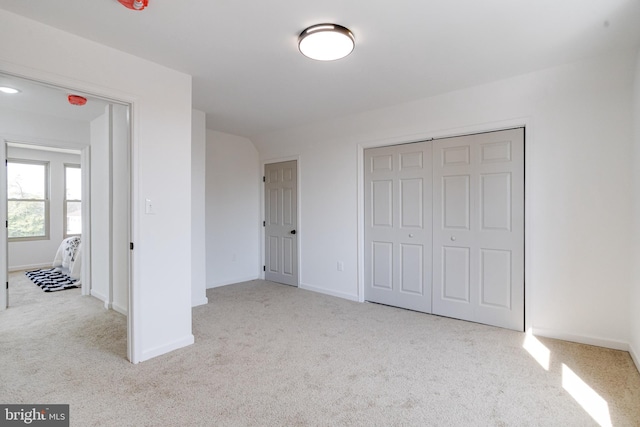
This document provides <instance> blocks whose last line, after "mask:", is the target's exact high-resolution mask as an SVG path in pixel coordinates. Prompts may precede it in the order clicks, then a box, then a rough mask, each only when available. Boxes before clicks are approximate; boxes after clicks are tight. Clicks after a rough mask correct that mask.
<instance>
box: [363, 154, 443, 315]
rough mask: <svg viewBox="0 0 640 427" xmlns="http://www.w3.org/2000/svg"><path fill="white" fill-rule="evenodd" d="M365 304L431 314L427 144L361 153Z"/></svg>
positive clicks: (428, 156)
mask: <svg viewBox="0 0 640 427" xmlns="http://www.w3.org/2000/svg"><path fill="white" fill-rule="evenodd" d="M364 161H365V179H364V181H365V184H364V185H365V191H364V193H365V299H366V300H367V301H372V302H377V303H381V304H387V305H392V306H396V307H403V308H408V309H411V310H417V311H422V312H426V313H430V312H431V261H432V254H431V191H432V188H431V187H432V182H431V164H432V159H431V144H430V143H429V142H421V143H414V144H405V145H396V146H391V147H381V148H373V149H368V150H365V154H364Z"/></svg>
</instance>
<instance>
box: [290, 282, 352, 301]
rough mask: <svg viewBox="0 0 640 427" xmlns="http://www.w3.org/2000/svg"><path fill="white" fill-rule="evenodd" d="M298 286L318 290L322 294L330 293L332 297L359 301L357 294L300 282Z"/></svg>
mask: <svg viewBox="0 0 640 427" xmlns="http://www.w3.org/2000/svg"><path fill="white" fill-rule="evenodd" d="M298 287H299V288H300V289H304V290H307V291H312V292H318V293H320V294H325V295H330V296H332V297H338V298H343V299H348V300H350V301H355V302H358V296H357V295H351V294H347V293H344V292H338V291H332V290H330V289H324V288H318V287H315V286H311V285H307V284H305V283H300V284H298Z"/></svg>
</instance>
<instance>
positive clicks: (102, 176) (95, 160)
mask: <svg viewBox="0 0 640 427" xmlns="http://www.w3.org/2000/svg"><path fill="white" fill-rule="evenodd" d="M110 112H111V106H107V107H105V113H104V114H103V115H102V116H100V117H98V118H96V119H94V120H92V121H91V124H90V126H91V138H90V140H91V169H90V170H91V295H92V296H94V297H96V298H98V299H100V300H101V301H103V302H104V303H105V306H106V307H107V308H109V302H110V301H111V300H112V298H113V295H112V289H111V280H112V277H111V226H110V221H111V214H110V209H109V207H110V202H111V201H110V199H111V197H110V195H111V180H110V178H109V176H110V175H109V173H110V171H109V158H110V156H111V113H110Z"/></svg>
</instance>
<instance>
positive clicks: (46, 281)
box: [25, 268, 78, 292]
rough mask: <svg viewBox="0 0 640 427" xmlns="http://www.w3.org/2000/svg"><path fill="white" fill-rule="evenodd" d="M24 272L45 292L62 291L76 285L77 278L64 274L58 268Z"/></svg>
mask: <svg viewBox="0 0 640 427" xmlns="http://www.w3.org/2000/svg"><path fill="white" fill-rule="evenodd" d="M25 274H26V275H27V277H28V278H29V279H31V281H32V282H33V283H35V284H36V285H38V286H40V287H41V288H42V290H43V291H45V292H55V291H62V290H65V289H71V288H77V287H78V286H77V283H78V281H77V280H72V279H71V278H70V277H69V276H67V275H66V274H63V273H61V272H60V269H58V268H49V269H43V270H34V271H27V272H25Z"/></svg>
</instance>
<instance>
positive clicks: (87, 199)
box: [80, 146, 91, 295]
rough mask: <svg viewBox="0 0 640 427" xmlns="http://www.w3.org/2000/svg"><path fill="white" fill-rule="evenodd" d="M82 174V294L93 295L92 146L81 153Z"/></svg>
mask: <svg viewBox="0 0 640 427" xmlns="http://www.w3.org/2000/svg"><path fill="white" fill-rule="evenodd" d="M80 173H81V174H82V178H81V179H82V204H81V205H80V209H81V217H82V255H81V256H82V258H81V259H80V271H81V273H80V274H81V280H82V295H91V147H90V146H87V147H84V148H83V149H82V151H81V154H80Z"/></svg>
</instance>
